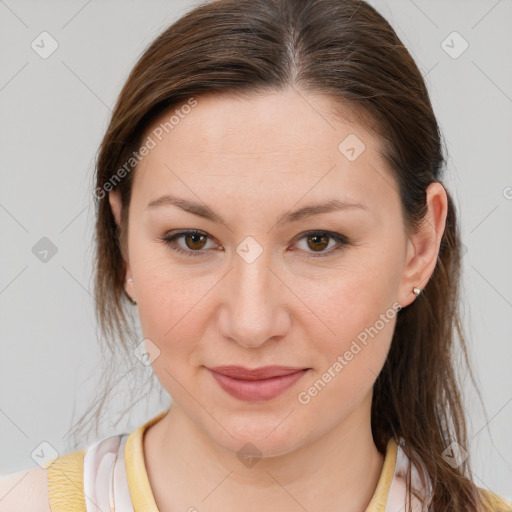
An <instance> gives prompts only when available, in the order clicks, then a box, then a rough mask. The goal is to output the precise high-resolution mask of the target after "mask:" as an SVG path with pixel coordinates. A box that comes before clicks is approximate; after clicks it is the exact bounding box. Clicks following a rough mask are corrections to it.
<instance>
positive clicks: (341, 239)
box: [160, 229, 350, 258]
mask: <svg viewBox="0 0 512 512" xmlns="http://www.w3.org/2000/svg"><path fill="white" fill-rule="evenodd" d="M187 235H204V236H206V237H208V236H209V235H208V234H206V233H205V232H203V231H198V230H195V229H192V230H188V231H178V232H177V233H174V234H172V235H167V236H164V237H161V238H160V240H161V241H162V242H164V243H165V244H166V245H168V246H169V247H170V248H171V249H172V250H173V251H176V252H179V253H182V254H185V255H186V256H202V255H203V253H204V252H206V251H207V249H204V250H198V251H193V250H191V249H189V250H185V249H183V248H181V247H179V246H178V245H177V244H176V242H175V241H176V239H178V238H181V237H183V236H187ZM317 235H320V236H322V235H327V236H328V237H329V238H332V239H333V240H336V241H337V242H338V243H339V244H340V245H338V246H337V247H335V248H334V249H330V250H329V251H327V252H320V253H314V252H312V253H311V257H312V258H323V257H327V256H330V255H332V254H333V253H335V252H338V251H340V250H342V249H344V247H345V246H346V245H349V244H350V242H349V240H348V239H347V237H345V236H343V235H340V234H339V233H333V232H331V231H318V230H317V231H307V232H305V233H303V234H302V236H301V237H300V238H299V239H298V240H302V239H303V238H307V237H310V236H317ZM306 252H308V251H306Z"/></svg>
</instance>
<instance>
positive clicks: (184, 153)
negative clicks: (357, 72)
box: [133, 89, 390, 201]
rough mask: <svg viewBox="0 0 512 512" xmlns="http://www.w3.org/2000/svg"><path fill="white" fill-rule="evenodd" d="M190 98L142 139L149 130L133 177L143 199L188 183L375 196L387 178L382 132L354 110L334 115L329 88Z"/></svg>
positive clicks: (200, 187) (259, 191)
mask: <svg viewBox="0 0 512 512" xmlns="http://www.w3.org/2000/svg"><path fill="white" fill-rule="evenodd" d="M195 100H196V102H197V103H196V104H195V106H193V107H190V108H184V109H180V107H179V106H178V107H175V108H173V109H171V110H170V111H167V112H165V113H163V114H162V115H161V116H160V117H158V118H157V119H156V120H155V121H154V122H153V123H152V124H151V126H150V127H149V128H148V129H147V130H146V133H145V134H144V137H143V141H142V142H143V143H144V142H145V141H148V140H149V138H150V139H151V140H152V143H151V145H152V146H153V145H154V147H153V148H152V149H151V150H150V151H149V153H148V154H147V155H146V156H145V157H143V159H142V161H141V162H140V163H139V165H138V167H137V170H136V173H135V174H136V175H135V180H134V184H133V186H134V189H137V194H139V195H141V196H143V197H144V198H145V199H148V198H152V196H154V195H155V194H156V193H158V192H160V193H164V192H165V191H166V192H170V191H171V189H172V188H173V186H178V187H179V188H183V187H185V188H184V190H186V188H187V184H188V185H189V188H190V187H192V188H193V190H192V192H194V193H196V192H197V193H198V194H199V192H201V193H202V194H207V196H210V195H211V192H212V191H216V192H218V193H219V194H221V197H223V196H224V195H230V194H235V193H237V194H250V195H251V197H254V198H257V197H258V198H259V197H260V195H261V196H262V197H270V196H274V195H275V194H277V193H279V194H277V195H276V197H281V198H285V197H288V196H289V197H290V200H293V199H295V201H298V200H299V199H300V197H299V196H302V195H304V194H305V193H308V195H309V198H310V199H312V198H314V197H315V195H316V197H323V196H325V194H326V193H331V194H330V195H332V188H333V187H336V188H339V190H340V191H342V192H344V193H343V196H344V197H351V198H353V199H355V200H362V199H363V198H364V197H365V196H366V197H373V196H375V197H373V199H374V200H378V197H377V196H378V195H379V187H380V189H382V185H383V184H384V183H385V182H387V183H388V185H389V184H390V178H389V176H387V175H385V174H386V171H385V169H384V161H383V159H382V156H381V155H380V153H379V151H380V141H379V139H378V138H377V137H376V136H375V135H374V134H373V133H371V132H369V131H367V130H366V129H365V128H364V127H363V124H362V123H359V122H357V119H355V118H356V116H355V115H354V113H353V112H349V111H347V116H346V117H341V118H340V117H339V115H336V113H337V112H340V111H341V112H343V110H340V109H341V105H340V103H339V102H337V101H336V100H335V99H334V98H332V97H331V96H327V95H319V94H315V95H312V94H309V93H308V94H306V93H303V92H298V91H296V90H293V89H290V90H287V91H283V92H275V93H262V94H259V95H257V96H252V97H248V98H240V97H235V96H233V95H230V94H227V93H223V94H206V95H200V96H198V97H197V98H195ZM350 147H354V148H355V151H356V153H355V156H356V158H355V159H354V158H353V156H354V151H352V153H346V151H347V149H349V150H350ZM349 157H350V158H349ZM166 187H167V188H166ZM276 187H277V188H276ZM162 188H166V190H165V191H164V190H162ZM308 190H309V192H308ZM190 192H191V190H189V191H188V195H189V196H190ZM134 195H135V193H134ZM355 196H357V197H355Z"/></svg>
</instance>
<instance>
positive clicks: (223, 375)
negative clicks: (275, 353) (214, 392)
mask: <svg viewBox="0 0 512 512" xmlns="http://www.w3.org/2000/svg"><path fill="white" fill-rule="evenodd" d="M207 370H208V371H209V372H210V373H211V375H212V376H213V377H214V379H215V380H216V381H217V383H218V384H219V385H220V387H221V388H222V389H223V390H224V391H226V392H227V393H229V394H230V395H231V396H234V397H235V398H238V399H240V400H246V401H249V402H256V401H261V400H270V399H272V398H275V397H277V396H279V395H280V394H282V393H284V392H285V391H286V390H287V389H288V388H290V387H291V386H293V384H295V382H297V381H298V380H299V379H300V378H301V377H302V376H303V375H304V374H305V373H306V372H307V371H308V370H309V368H290V367H284V366H266V367H262V368H256V369H254V370H250V369H248V368H243V367H241V366H218V367H215V368H207Z"/></svg>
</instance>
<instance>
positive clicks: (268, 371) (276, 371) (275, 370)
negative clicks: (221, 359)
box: [207, 366, 308, 380]
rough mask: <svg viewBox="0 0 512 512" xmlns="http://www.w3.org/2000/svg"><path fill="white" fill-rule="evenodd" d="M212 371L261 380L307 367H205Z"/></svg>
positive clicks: (234, 376) (238, 377) (245, 378)
mask: <svg viewBox="0 0 512 512" xmlns="http://www.w3.org/2000/svg"><path fill="white" fill-rule="evenodd" d="M207 368H208V369H209V370H211V371H212V372H216V373H220V374H222V375H226V376H228V377H231V378H233V379H243V380H261V379H270V378H272V377H281V376H282V375H290V374H292V373H296V372H299V371H302V370H308V368H296V367H292V366H261V367H260V368H253V369H251V368H245V367H244V366H214V367H212V368H210V367H207Z"/></svg>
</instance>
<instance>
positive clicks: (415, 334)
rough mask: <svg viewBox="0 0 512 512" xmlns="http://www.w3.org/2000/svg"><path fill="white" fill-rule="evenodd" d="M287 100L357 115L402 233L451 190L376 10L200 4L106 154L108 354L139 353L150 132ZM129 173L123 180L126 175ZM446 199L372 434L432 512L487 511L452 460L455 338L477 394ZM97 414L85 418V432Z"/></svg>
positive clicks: (408, 64)
mask: <svg viewBox="0 0 512 512" xmlns="http://www.w3.org/2000/svg"><path fill="white" fill-rule="evenodd" d="M289 87H293V88H295V89H296V90H299V91H306V92H311V93H319V94H327V95H330V96H332V97H333V98H335V99H337V100H338V102H339V105H340V106H343V109H344V110H343V111H344V112H345V113H347V112H348V111H349V110H350V112H356V113H357V116H358V117H357V119H358V120H359V121H360V122H362V121H364V122H365V123H366V125H367V126H368V127H369V128H371V130H373V132H374V133H375V134H376V135H378V137H379V140H380V141H381V143H382V147H383V149H384V151H383V158H384V159H385V161H386V164H387V166H388V168H389V169H390V170H391V171H392V175H393V177H394V178H395V181H396V184H397V188H398V191H399V194H400V199H401V203H402V210H403V214H404V219H405V229H406V230H407V232H408V233H412V232H414V231H415V230H416V229H417V228H418V227H419V226H420V224H421V223H422V222H423V220H424V218H425V214H426V213H427V204H426V189H427V187H428V185H429V184H431V183H432V182H436V181H437V182H441V181H440V180H441V178H442V173H443V172H444V167H445V162H446V158H445V156H444V154H443V149H445V148H444V145H443V144H442V142H441V134H440V129H439V126H438V123H437V121H436V117H435V115H434V112H433V108H432V105H431V102H430V99H429V94H428V91H427V88H426V85H425V82H424V79H423V76H422V74H421V72H420V71H419V69H418V67H417V66H416V64H415V62H414V60H413V58H412V57H411V55H410V54H409V52H408V51H407V49H406V48H405V46H404V45H403V43H402V42H401V41H400V39H399V38H398V36H397V34H396V33H395V31H394V30H393V28H392V27H391V26H390V25H389V23H388V22H387V21H386V20H385V19H384V18H383V17H382V16H381V15H380V14H379V13H378V12H377V11H376V10H375V9H374V8H373V7H371V6H370V5H369V4H367V3H365V2H364V1H359V0H218V1H215V2H211V3H205V4H202V5H200V6H198V7H196V8H194V9H193V10H191V11H189V12H188V13H187V14H185V15H184V16H182V17H181V18H180V19H178V20H177V21H176V22H175V23H174V24H172V25H171V26H170V27H169V28H168V29H167V30H165V31H164V32H163V33H162V34H161V35H159V36H158V37H157V38H156V39H155V40H154V41H153V42H152V44H151V45H150V46H149V47H148V48H147V49H146V51H145V52H144V53H143V55H142V56H141V57H140V59H139V60H138V62H137V64H136V65H135V67H134V68H133V70H132V71H131V73H130V75H129V77H128V79H127V81H126V83H125V85H124V87H123V89H122V91H121V93H120V95H119V98H118V101H117V104H116V106H115V109H114V111H113V115H112V118H111V120H110V124H109V126H108V129H107V131H106V134H105V136H104V139H103V141H102V143H101V146H100V148H99V152H98V158H97V169H96V170H97V172H96V176H95V180H96V183H95V198H96V207H97V221H96V227H95V243H96V260H95V283H94V284H95V292H94V293H95V295H94V296H95V301H96V302H95V308H96V310H95V312H96V315H97V319H98V324H99V327H100V329H101V334H102V337H103V338H104V343H105V346H106V347H108V348H109V349H110V355H115V354H116V353H118V352H119V349H121V350H123V351H124V353H125V355H129V356H130V357H131V358H132V359H133V354H132V351H133V348H134V347H135V344H137V343H139V342H140V339H138V338H137V335H136V334H135V333H136V329H135V326H134V318H133V314H132V311H131V309H133V307H132V306H131V304H130V303H129V301H128V299H127V296H126V292H125V288H124V286H125V282H124V279H125V267H124V264H123V259H124V260H126V259H127V258H124V256H125V255H126V234H127V225H128V207H129V204H130V195H131V187H132V183H133V177H134V173H135V170H136V163H137V162H135V161H133V160H132V157H133V154H134V152H137V150H138V148H140V146H141V144H142V142H143V137H144V135H145V134H146V133H147V130H148V129H149V128H150V127H151V123H152V122H153V121H154V120H155V119H156V117H157V116H160V115H161V114H162V113H164V112H166V111H170V110H171V109H174V108H176V107H178V106H179V105H184V104H185V105H186V104H187V102H189V101H190V99H191V98H195V99H196V100H199V101H200V96H201V94H204V93H217V94H220V93H223V92H227V93H229V94H231V95H241V96H243V95H251V94H259V93H268V92H276V91H281V90H284V89H286V88H289ZM347 109H349V110H347ZM127 162H130V164H129V166H130V167H129V168H128V170H127V167H126V163H127ZM121 168H124V169H125V172H122V173H120V172H119V170H120V169H121ZM114 187H115V188H116V189H118V190H120V193H121V198H122V205H123V206H122V213H121V226H120V229H118V228H117V227H116V223H115V220H114V217H113V215H112V211H111V208H110V205H109V201H108V194H107V192H108V191H109V190H110V189H112V188H114ZM446 192H447V196H448V212H447V218H446V227H445V231H444V234H443V236H442V240H441V244H440V249H439V254H438V260H437V265H436V267H435V270H434V272H433V274H432V276H431V279H430V281H429V282H428V284H427V285H426V286H425V288H424V290H423V292H422V294H421V295H420V296H419V297H418V298H417V299H416V300H415V301H414V302H413V303H412V304H410V305H409V306H407V307H405V308H403V309H402V310H401V311H400V312H399V314H398V316H397V322H396V327H395V331H394V335H393V339H392V343H391V347H390V351H389V354H388V357H387V360H386V362H385V364H384V367H383V369H382V371H381V373H380V374H379V376H378V378H377V380H376V382H375V384H374V389H373V402H372V411H371V428H372V432H373V437H374V441H375V444H376V446H377V448H378V450H379V451H380V452H381V453H385V449H386V444H387V441H388V440H389V439H390V438H392V437H393V438H394V439H395V440H397V441H398V440H399V439H400V438H403V439H404V440H405V446H404V447H403V449H404V450H405V451H406V453H407V455H408V456H409V457H410V458H411V459H412V460H413V462H416V461H417V460H418V457H419V460H420V461H421V462H423V464H424V465H425V467H426V469H427V470H428V473H429V476H430V477H431V479H432V483H433V501H432V504H431V505H432V507H433V509H434V510H436V511H443V512H448V511H450V512H451V511H453V512H467V511H469V510H471V511H481V510H484V508H483V498H482V496H481V495H480V492H479V489H478V487H477V486H476V485H475V483H474V481H473V477H472V473H471V470H470V464H469V459H467V460H465V461H464V462H462V463H461V464H460V466H458V467H456V468H453V467H451V465H450V464H448V463H447V461H445V460H444V458H443V457H442V453H443V452H444V450H445V449H446V448H447V447H448V446H449V445H451V444H452V443H453V442H457V443H458V444H459V445H461V446H462V447H463V448H465V449H466V450H467V451H468V452H469V447H468V439H467V433H466V428H467V427H466V418H465V413H464V408H463V402H462V395H461V391H460V383H459V382H458V380H457V374H456V371H457V370H458V367H457V361H456V359H455V349H456V348H457V347H456V345H455V342H456V341H457V339H458V341H459V347H460V354H461V355H462V356H463V359H464V361H463V362H464V364H465V366H466V368H467V370H468V371H469V375H470V376H471V379H472V382H473V384H474V385H475V387H476V384H475V380H474V377H473V372H472V370H471V364H470V361H469V358H468V351H467V343H466V341H465V339H464V334H463V329H462V323H461V318H460V311H459V302H460V271H461V241H460V233H459V227H458V224H457V215H456V210H455V207H454V203H453V200H452V198H451V197H450V194H449V193H448V191H446ZM139 366H140V365H139ZM106 373H108V374H109V375H111V372H110V371H107V372H106ZM137 386H140V382H138V383H137ZM110 391H111V390H107V391H106V392H105V393H104V394H103V395H102V396H101V399H100V401H99V403H96V408H95V409H94V412H93V414H92V416H91V417H92V418H93V419H94V420H95V421H97V419H98V417H99V415H100V413H101V411H102V408H103V406H104V402H105V399H106V396H107V394H108V393H109V392H110ZM477 391H478V389H477ZM478 396H479V398H480V401H482V400H481V395H480V393H479V392H478ZM91 410H92V409H89V411H88V412H87V413H86V414H84V415H83V416H82V418H81V420H80V422H79V425H78V430H77V431H80V429H82V423H83V421H84V418H85V417H86V415H87V414H88V413H89V412H91ZM430 509H432V508H430Z"/></svg>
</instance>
